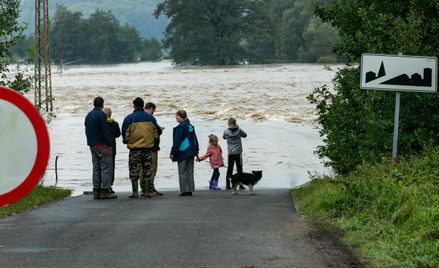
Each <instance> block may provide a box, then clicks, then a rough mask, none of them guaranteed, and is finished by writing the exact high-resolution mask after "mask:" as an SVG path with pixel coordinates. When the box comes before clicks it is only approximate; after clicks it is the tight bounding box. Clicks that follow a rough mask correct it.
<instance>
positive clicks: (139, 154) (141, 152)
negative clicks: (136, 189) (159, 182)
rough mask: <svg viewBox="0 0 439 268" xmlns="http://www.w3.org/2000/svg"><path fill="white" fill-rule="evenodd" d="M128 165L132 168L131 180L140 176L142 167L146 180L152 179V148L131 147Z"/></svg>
mask: <svg viewBox="0 0 439 268" xmlns="http://www.w3.org/2000/svg"><path fill="white" fill-rule="evenodd" d="M128 165H129V168H130V180H132V181H135V180H138V179H139V178H140V167H142V175H143V178H144V179H145V180H148V181H150V180H151V170H152V156H151V150H150V149H131V150H130V153H129V160H128Z"/></svg>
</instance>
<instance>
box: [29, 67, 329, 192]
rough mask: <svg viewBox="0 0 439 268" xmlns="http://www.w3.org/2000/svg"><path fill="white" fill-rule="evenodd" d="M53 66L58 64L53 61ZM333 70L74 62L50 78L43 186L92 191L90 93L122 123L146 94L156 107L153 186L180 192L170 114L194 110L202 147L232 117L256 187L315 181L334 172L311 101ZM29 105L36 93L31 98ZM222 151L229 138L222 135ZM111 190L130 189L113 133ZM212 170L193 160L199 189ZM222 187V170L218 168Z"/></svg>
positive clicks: (120, 146)
mask: <svg viewBox="0 0 439 268" xmlns="http://www.w3.org/2000/svg"><path fill="white" fill-rule="evenodd" d="M53 70H56V66H55V67H53ZM333 77H334V72H333V71H327V70H325V69H324V67H323V65H318V64H273V65H251V66H230V67H224V66H221V67H192V66H191V67H177V66H172V64H171V62H170V61H161V62H155V63H135V64H118V65H111V66H108V65H106V66H102V65H100V66H91V65H80V66H69V68H66V69H64V71H63V73H56V72H54V73H53V74H52V88H53V97H54V102H53V105H54V114H55V115H56V118H54V119H53V120H52V122H51V123H50V124H48V125H47V127H48V130H49V134H50V144H51V149H50V159H49V164H48V167H47V170H46V174H45V177H44V182H43V183H44V185H54V184H55V183H56V174H55V159H56V157H58V165H57V173H58V182H57V185H58V186H60V187H64V188H70V189H73V191H74V195H78V194H81V193H82V192H83V191H85V190H87V191H89V190H91V188H92V183H91V175H92V171H91V169H92V164H91V155H90V150H89V148H88V147H87V144H86V138H85V132H84V118H85V116H86V114H87V113H88V112H89V111H90V110H92V109H93V99H94V97H96V96H102V97H103V98H104V100H105V106H106V107H110V108H111V109H112V110H113V116H112V117H113V118H114V119H115V120H116V121H118V122H119V124H120V125H122V122H123V119H124V117H125V116H126V115H128V114H129V113H131V112H132V111H133V107H132V101H133V100H134V98H136V97H141V98H143V99H144V101H145V102H148V101H151V102H154V103H155V104H156V106H157V110H156V114H155V117H156V119H157V122H158V124H159V125H160V126H162V127H165V130H164V132H163V135H162V136H161V148H162V149H161V150H160V152H159V166H158V172H157V177H156V188H157V189H158V190H163V191H166V190H167V189H178V187H179V186H178V177H177V165H176V164H175V163H172V161H171V160H170V159H169V152H170V148H171V145H172V129H173V127H175V126H176V125H177V123H176V121H175V118H174V115H175V112H176V111H177V110H179V109H184V110H186V111H187V113H188V117H189V118H190V120H191V123H192V124H193V125H194V126H195V130H196V133H197V136H198V139H199V142H200V155H202V154H204V153H205V152H206V149H207V146H208V135H209V134H211V133H212V134H216V135H217V136H219V137H221V136H222V133H223V131H224V130H225V129H226V128H227V118H229V117H235V118H236V119H237V123H238V124H239V126H240V127H241V128H242V129H243V130H245V131H246V132H247V134H248V137H247V138H246V139H243V149H244V152H243V160H244V171H245V172H250V171H252V170H263V179H262V180H261V182H260V183H259V184H258V186H257V187H271V188H292V187H294V186H296V185H300V184H303V183H305V182H307V181H308V180H309V176H308V172H312V173H313V172H319V173H329V171H328V170H327V169H325V168H324V167H323V164H322V163H321V161H320V159H318V158H317V156H315V155H314V154H313V151H314V150H315V148H316V146H318V145H320V144H322V138H321V137H319V134H318V129H317V128H316V127H317V126H316V125H315V124H314V120H315V119H316V113H315V111H314V106H313V105H311V104H309V103H308V101H307V100H306V97H307V96H308V95H309V94H310V93H311V92H312V90H313V89H314V88H315V87H317V86H321V85H323V84H328V85H331V79H332V78H333ZM26 97H27V98H28V99H30V100H31V101H32V102H33V92H30V93H28V94H27V95H26ZM219 144H220V145H221V147H222V148H223V152H224V153H223V157H224V158H225V159H226V158H227V154H226V152H227V145H226V142H225V141H224V140H223V139H222V138H220V142H219ZM117 150H118V152H117V155H116V173H115V175H116V179H115V185H114V189H115V190H116V192H117V191H129V190H130V187H131V183H130V181H129V178H128V150H127V149H126V146H125V145H124V144H122V141H121V138H119V139H117ZM211 173H212V170H211V168H210V165H209V163H208V162H207V161H204V162H201V163H195V186H196V189H198V190H201V189H207V188H208V187H207V186H208V180H209V179H210V176H211ZM220 173H221V176H220V183H219V186H220V187H225V174H226V169H225V168H221V169H220Z"/></svg>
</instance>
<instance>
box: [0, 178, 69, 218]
mask: <svg viewBox="0 0 439 268" xmlns="http://www.w3.org/2000/svg"><path fill="white" fill-rule="evenodd" d="M71 194H72V191H71V190H65V189H59V188H56V187H53V186H50V187H44V186H42V185H37V186H36V187H35V188H34V189H33V191H32V192H30V193H29V194H28V195H27V196H26V197H24V198H23V199H21V200H20V201H18V202H17V203H15V204H12V205H10V206H7V207H3V208H0V218H4V217H6V216H10V215H12V214H14V213H20V212H23V211H26V210H28V209H30V208H33V207H35V206H40V205H42V204H45V203H49V202H51V201H54V200H59V199H63V198H66V197H68V196H70V195H71Z"/></svg>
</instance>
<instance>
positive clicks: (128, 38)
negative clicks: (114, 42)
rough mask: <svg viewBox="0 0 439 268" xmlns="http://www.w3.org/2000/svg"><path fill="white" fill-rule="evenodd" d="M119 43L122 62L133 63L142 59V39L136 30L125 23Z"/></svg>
mask: <svg viewBox="0 0 439 268" xmlns="http://www.w3.org/2000/svg"><path fill="white" fill-rule="evenodd" d="M119 42H120V43H119V46H120V47H119V48H118V51H120V55H119V57H120V59H121V60H123V61H133V60H137V59H139V58H140V54H141V50H142V38H141V37H140V33H139V31H137V30H136V28H134V27H131V26H130V25H129V24H128V23H125V26H123V27H122V28H121V29H120V34H119Z"/></svg>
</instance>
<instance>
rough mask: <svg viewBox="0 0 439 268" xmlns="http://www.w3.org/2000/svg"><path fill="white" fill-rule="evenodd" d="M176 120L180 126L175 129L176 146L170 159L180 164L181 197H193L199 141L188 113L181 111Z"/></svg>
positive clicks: (173, 147)
mask: <svg viewBox="0 0 439 268" xmlns="http://www.w3.org/2000/svg"><path fill="white" fill-rule="evenodd" d="M175 119H176V120H177V122H178V123H179V124H178V126H176V127H175V128H174V135H173V136H174V144H173V145H172V149H171V154H170V155H169V158H171V159H172V161H173V162H178V180H179V181H180V192H181V193H180V196H191V195H192V192H194V191H195V185H194V157H195V156H198V139H197V135H196V134H195V129H194V126H192V125H191V124H190V123H189V118H187V114H186V111H184V110H179V111H178V112H177V113H176V115H175Z"/></svg>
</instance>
